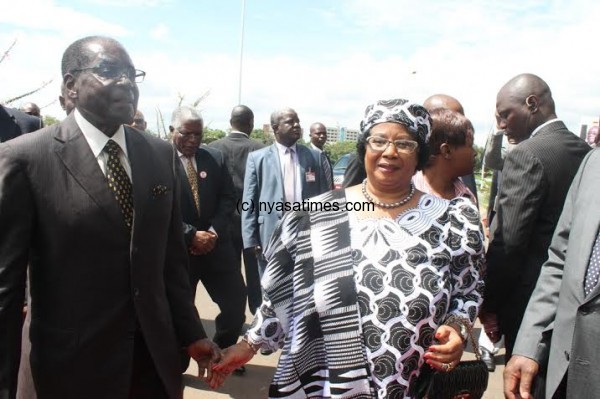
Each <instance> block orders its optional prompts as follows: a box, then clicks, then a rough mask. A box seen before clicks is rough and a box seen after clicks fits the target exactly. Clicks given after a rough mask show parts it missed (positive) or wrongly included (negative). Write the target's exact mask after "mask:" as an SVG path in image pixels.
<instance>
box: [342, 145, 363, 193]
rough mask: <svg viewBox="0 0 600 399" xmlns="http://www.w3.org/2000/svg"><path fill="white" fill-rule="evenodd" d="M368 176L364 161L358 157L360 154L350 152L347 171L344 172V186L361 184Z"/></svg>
mask: <svg viewBox="0 0 600 399" xmlns="http://www.w3.org/2000/svg"><path fill="white" fill-rule="evenodd" d="M366 177H367V172H366V171H365V165H364V163H363V162H362V161H360V160H359V159H358V154H357V153H356V152H353V153H352V154H350V159H348V166H347V167H346V172H345V173H344V182H343V183H342V187H344V188H347V187H352V186H356V185H357V184H360V183H362V182H363V180H365V179H366Z"/></svg>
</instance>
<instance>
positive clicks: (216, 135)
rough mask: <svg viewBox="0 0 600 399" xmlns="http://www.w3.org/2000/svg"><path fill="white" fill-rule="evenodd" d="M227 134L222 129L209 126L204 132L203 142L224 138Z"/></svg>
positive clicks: (207, 142) (208, 142)
mask: <svg viewBox="0 0 600 399" xmlns="http://www.w3.org/2000/svg"><path fill="white" fill-rule="evenodd" d="M226 135H227V133H225V132H224V131H223V130H221V129H210V128H208V127H207V128H204V133H203V135H202V143H203V144H210V143H212V142H213V141H215V140H219V139H222V138H223V137H225V136H226Z"/></svg>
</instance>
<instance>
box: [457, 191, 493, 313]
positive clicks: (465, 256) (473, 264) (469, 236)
mask: <svg viewBox="0 0 600 399" xmlns="http://www.w3.org/2000/svg"><path fill="white" fill-rule="evenodd" d="M449 216H450V221H449V223H450V232H449V234H448V247H449V250H450V256H451V261H450V273H451V275H452V294H451V299H450V307H449V309H448V316H450V315H454V316H458V317H465V318H468V319H469V320H470V321H471V323H474V322H475V319H476V318H477V314H478V312H479V306H480V305H481V303H482V301H483V287H484V283H483V273H484V272H485V256H484V238H483V229H482V226H481V221H480V217H479V211H478V210H477V207H476V206H475V205H473V203H472V202H471V201H469V200H468V199H466V198H455V199H453V200H452V201H450V205H449Z"/></svg>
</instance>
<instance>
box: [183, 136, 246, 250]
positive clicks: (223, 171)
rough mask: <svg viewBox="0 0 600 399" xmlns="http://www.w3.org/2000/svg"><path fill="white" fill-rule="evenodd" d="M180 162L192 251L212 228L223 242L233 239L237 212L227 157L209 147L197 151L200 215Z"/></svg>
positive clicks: (187, 241) (185, 211)
mask: <svg viewBox="0 0 600 399" xmlns="http://www.w3.org/2000/svg"><path fill="white" fill-rule="evenodd" d="M178 161H179V162H178V168H177V170H178V176H179V181H180V184H181V187H182V190H181V212H182V215H183V224H184V235H185V241H186V244H187V245H188V247H189V246H190V245H191V242H192V239H193V237H194V235H195V234H196V231H197V230H201V231H208V229H209V228H210V227H211V226H212V227H213V228H214V229H215V231H216V233H217V235H218V236H219V239H218V241H219V242H221V241H223V240H228V239H230V237H231V233H230V229H231V214H232V212H233V209H234V208H235V197H234V193H233V183H232V181H231V175H230V174H229V170H228V169H227V165H226V164H225V156H224V155H223V153H222V152H220V151H218V150H215V149H214V148H209V147H207V146H202V147H200V148H198V149H197V150H196V166H197V168H198V169H197V171H198V172H197V173H198V190H199V194H200V214H198V212H197V210H196V205H195V203H194V196H193V194H192V189H191V187H190V183H189V180H188V178H187V174H186V172H185V169H184V166H183V165H182V163H181V161H180V160H178Z"/></svg>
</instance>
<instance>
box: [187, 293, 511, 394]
mask: <svg viewBox="0 0 600 399" xmlns="http://www.w3.org/2000/svg"><path fill="white" fill-rule="evenodd" d="M196 306H197V307H198V310H199V312H200V315H201V317H202V321H203V323H204V326H205V328H206V330H207V333H208V334H209V336H212V334H213V333H214V322H213V320H214V318H215V316H216V315H217V313H218V308H217V307H216V306H215V305H214V304H213V303H212V301H211V300H210V298H209V296H208V294H207V293H206V291H205V290H204V289H203V288H202V285H201V284H200V286H199V287H198V295H197V296H196ZM251 320H252V316H251V314H250V313H249V312H247V315H246V321H247V322H250V321H251ZM478 333H479V329H477V334H478ZM501 353H502V352H501ZM464 358H465V359H472V358H474V355H473V353H471V352H468V353H467V354H466V355H465V356H464ZM277 359H278V356H277V355H271V356H262V355H258V356H255V357H254V358H253V359H252V361H251V362H250V363H249V364H248V365H247V366H246V369H247V371H246V374H245V375H243V376H235V375H232V376H231V377H230V378H229V379H228V380H227V381H226V382H225V384H224V385H223V386H222V387H221V388H219V389H218V390H217V391H212V390H211V389H210V388H209V387H208V386H207V385H205V384H204V383H203V382H202V381H200V380H198V379H197V378H195V376H196V375H197V368H196V364H195V363H194V362H191V365H190V368H189V369H188V370H187V372H186V374H185V376H184V384H185V390H184V398H185V399H221V398H234V399H263V398H267V397H268V395H267V393H268V387H269V382H270V381H271V378H272V376H273V374H274V373H275V367H276V366H277ZM496 361H497V363H502V364H503V362H504V356H497V357H496ZM503 370H504V367H502V366H499V367H496V371H495V372H494V373H491V374H490V382H489V385H488V390H487V392H486V394H485V395H484V399H502V398H503V397H504V395H503V394H502V371H503Z"/></svg>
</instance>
